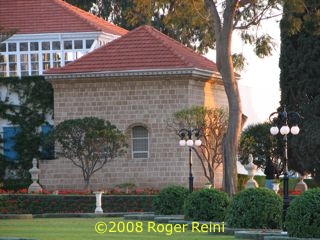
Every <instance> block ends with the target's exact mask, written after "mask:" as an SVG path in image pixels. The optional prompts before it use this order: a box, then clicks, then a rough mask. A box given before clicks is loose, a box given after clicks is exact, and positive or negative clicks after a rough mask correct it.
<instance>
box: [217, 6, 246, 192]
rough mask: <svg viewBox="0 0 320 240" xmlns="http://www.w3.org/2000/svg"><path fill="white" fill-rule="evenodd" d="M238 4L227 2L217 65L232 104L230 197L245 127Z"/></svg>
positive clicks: (227, 140) (227, 139) (226, 181)
mask: <svg viewBox="0 0 320 240" xmlns="http://www.w3.org/2000/svg"><path fill="white" fill-rule="evenodd" d="M234 4H235V2H232V1H230V2H227V6H226V9H225V12H224V22H223V27H222V28H221V29H220V31H216V38H217V41H216V49H217V55H216V62H217V67H218V70H219V72H220V74H221V76H222V79H223V83H224V88H225V91H226V94H227V98H228V103H229V122H228V129H227V132H226V135H225V136H224V139H223V143H222V148H223V164H224V166H223V176H224V177H223V189H224V191H225V192H227V193H228V194H229V195H230V196H232V195H234V194H235V193H236V192H237V182H238V175H237V153H238V141H239V137H240V132H241V126H242V118H241V117H242V109H241V99H240V93H239V88H238V83H237V80H236V78H235V75H234V69H233V63H232V58H231V40H232V32H233V16H234Z"/></svg>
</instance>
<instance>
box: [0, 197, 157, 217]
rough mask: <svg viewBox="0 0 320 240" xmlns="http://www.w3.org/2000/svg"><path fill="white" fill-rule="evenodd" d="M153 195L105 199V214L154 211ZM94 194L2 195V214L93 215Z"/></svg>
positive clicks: (0, 204)
mask: <svg viewBox="0 0 320 240" xmlns="http://www.w3.org/2000/svg"><path fill="white" fill-rule="evenodd" d="M154 197H155V196H152V195H128V196H123V195H121V196H120V195H119V196H116V195H107V196H102V209H103V211H104V212H152V211H153V207H152V201H153V198H154ZM95 208H96V198H95V196H94V195H89V196H80V195H79V196H78V195H33V194H32V195H31V194H21V195H19V194H14V195H10V194H3V195H0V214H43V213H90V212H94V210H95Z"/></svg>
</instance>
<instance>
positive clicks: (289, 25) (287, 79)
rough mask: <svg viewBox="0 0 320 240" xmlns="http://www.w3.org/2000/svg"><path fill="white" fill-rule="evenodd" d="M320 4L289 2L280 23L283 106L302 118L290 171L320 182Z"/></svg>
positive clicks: (299, 0) (292, 146)
mask: <svg viewBox="0 0 320 240" xmlns="http://www.w3.org/2000/svg"><path fill="white" fill-rule="evenodd" d="M319 24H320V2H319V1H315V0H296V1H286V4H285V5H284V15H283V19H282V20H281V25H280V26H281V42H282V44H281V55H280V63H279V65H280V69H281V74H280V88H281V104H282V105H286V108H287V109H288V110H290V111H297V112H299V113H300V114H301V115H302V116H303V117H304V119H303V121H302V122H301V124H300V125H299V127H300V129H301V130H300V133H299V134H298V135H297V136H294V137H291V138H289V144H288V145H289V153H288V154H289V167H290V168H291V169H294V170H296V171H298V172H300V173H301V174H304V173H306V172H308V173H311V174H312V175H313V176H314V177H316V180H317V181H318V182H320V80H319V79H320V68H319V65H320V30H319V29H320V28H319Z"/></svg>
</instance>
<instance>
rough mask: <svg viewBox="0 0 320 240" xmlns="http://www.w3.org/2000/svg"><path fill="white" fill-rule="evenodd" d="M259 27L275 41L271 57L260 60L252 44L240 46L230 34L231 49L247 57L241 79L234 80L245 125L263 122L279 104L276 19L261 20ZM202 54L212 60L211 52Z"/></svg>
mask: <svg viewBox="0 0 320 240" xmlns="http://www.w3.org/2000/svg"><path fill="white" fill-rule="evenodd" d="M262 28H263V30H264V31H265V32H267V33H268V34H269V35H270V36H271V37H272V38H273V39H274V41H275V42H276V46H275V48H274V50H273V52H272V56H269V57H265V58H263V59H261V58H259V57H257V56H256V55H255V54H254V52H253V48H252V46H247V45H244V44H243V43H242V41H241V39H240V38H239V37H238V36H237V33H234V36H233V45H232V52H236V53H241V52H242V53H243V54H244V55H245V57H246V59H247V65H246V66H245V69H244V70H243V71H242V72H240V74H241V79H240V80H239V82H238V83H239V89H240V95H241V101H242V111H243V113H244V114H245V115H246V116H247V117H248V119H247V122H246V125H245V126H248V125H249V124H254V123H261V122H265V121H267V120H268V118H269V115H270V114H271V113H272V112H275V111H276V109H277V107H279V101H280V87H279V79H280V69H279V55H280V28H279V20H276V19H270V20H268V21H267V22H265V23H263V25H262ZM206 57H207V58H209V59H210V60H212V61H214V62H215V54H214V51H209V53H208V54H207V55H206Z"/></svg>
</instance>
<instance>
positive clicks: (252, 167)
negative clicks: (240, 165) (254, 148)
mask: <svg viewBox="0 0 320 240" xmlns="http://www.w3.org/2000/svg"><path fill="white" fill-rule="evenodd" d="M244 168H245V169H246V170H247V171H248V176H249V180H248V182H247V184H246V188H257V187H259V185H258V183H257V181H256V180H254V179H253V178H254V176H255V174H256V171H257V166H256V165H254V164H253V157H252V154H249V163H248V164H247V165H245V166H244Z"/></svg>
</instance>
